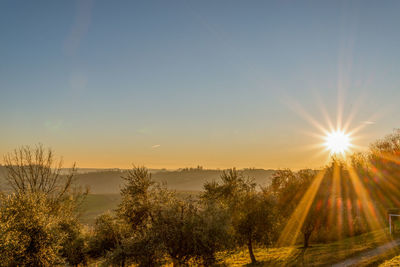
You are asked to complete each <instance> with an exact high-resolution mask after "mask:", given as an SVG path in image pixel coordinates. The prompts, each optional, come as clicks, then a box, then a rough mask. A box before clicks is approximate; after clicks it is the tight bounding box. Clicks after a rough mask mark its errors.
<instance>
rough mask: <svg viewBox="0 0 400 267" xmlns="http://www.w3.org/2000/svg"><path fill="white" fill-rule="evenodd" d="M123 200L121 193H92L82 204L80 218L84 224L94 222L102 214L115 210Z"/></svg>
mask: <svg viewBox="0 0 400 267" xmlns="http://www.w3.org/2000/svg"><path fill="white" fill-rule="evenodd" d="M120 201H121V196H120V194H90V195H88V196H87V198H86V200H85V202H84V203H83V206H82V215H81V217H80V220H81V222H82V223H84V224H89V225H92V224H94V222H95V220H96V217H97V216H99V215H100V214H102V213H104V212H107V211H111V212H112V211H113V210H114V209H116V208H117V206H118V204H119V203H120Z"/></svg>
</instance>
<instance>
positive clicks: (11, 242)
mask: <svg viewBox="0 0 400 267" xmlns="http://www.w3.org/2000/svg"><path fill="white" fill-rule="evenodd" d="M0 202H1V205H0V258H1V259H2V264H4V265H6V266H50V265H56V264H61V263H63V258H62V256H61V253H60V251H61V249H62V245H63V243H64V241H65V235H64V234H62V231H60V230H61V229H60V227H59V225H60V222H61V221H62V220H63V219H64V218H63V216H62V214H59V213H54V212H53V205H52V203H51V202H50V201H49V200H48V199H47V197H46V195H44V194H43V193H40V192H37V193H30V194H27V193H23V194H19V195H16V194H12V195H5V194H2V195H1V198H0Z"/></svg>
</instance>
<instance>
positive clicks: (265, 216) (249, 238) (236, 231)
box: [202, 169, 275, 263]
mask: <svg viewBox="0 0 400 267" xmlns="http://www.w3.org/2000/svg"><path fill="white" fill-rule="evenodd" d="M204 189H205V191H204V194H203V195H202V199H204V200H207V201H215V202H217V203H221V204H222V205H223V206H224V207H225V208H226V209H227V211H228V214H229V215H230V221H231V225H232V234H233V236H234V238H235V240H236V242H237V245H239V246H241V245H244V244H246V245H247V247H248V251H249V255H250V258H251V260H252V262H253V263H255V262H256V258H255V256H254V253H253V243H254V242H258V243H260V244H264V245H270V244H271V243H272V236H273V231H274V223H273V222H274V216H275V213H274V208H273V205H272V202H271V198H268V197H266V194H265V193H264V194H263V193H261V192H256V190H255V183H254V182H253V181H252V180H251V179H249V178H248V177H244V175H243V174H242V173H241V172H238V171H237V170H236V169H229V170H226V171H224V172H223V173H222V175H221V182H220V183H218V182H210V183H206V184H205V185H204Z"/></svg>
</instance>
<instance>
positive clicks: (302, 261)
mask: <svg viewBox="0 0 400 267" xmlns="http://www.w3.org/2000/svg"><path fill="white" fill-rule="evenodd" d="M390 240H391V238H390V237H389V236H388V234H387V231H386V230H378V231H374V232H370V233H366V234H363V235H360V236H356V237H352V238H347V239H344V240H341V241H338V242H333V243H329V244H313V245H312V246H311V247H310V248H308V249H306V250H304V249H303V248H301V247H283V248H270V249H262V248H259V249H256V250H255V256H256V258H257V260H258V261H259V264H258V265H259V266H322V265H327V264H332V263H336V262H340V261H342V260H345V259H347V258H350V257H352V256H355V255H357V254H359V253H361V252H363V251H366V250H369V249H372V248H375V247H377V246H379V245H381V244H384V243H387V242H389V241H390ZM220 258H221V261H222V262H223V263H224V264H225V265H228V266H246V265H249V266H251V264H250V259H249V255H248V253H247V250H242V251H238V252H235V253H231V254H227V253H225V254H221V255H220ZM366 265H368V264H366Z"/></svg>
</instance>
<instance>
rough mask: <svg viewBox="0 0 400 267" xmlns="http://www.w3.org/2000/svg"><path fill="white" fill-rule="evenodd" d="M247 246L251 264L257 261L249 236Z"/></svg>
mask: <svg viewBox="0 0 400 267" xmlns="http://www.w3.org/2000/svg"><path fill="white" fill-rule="evenodd" d="M247 247H248V249H249V254H250V259H251V263H253V264H254V263H257V260H256V257H255V256H254V253H253V243H252V240H251V237H250V238H249V242H248V243H247Z"/></svg>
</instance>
